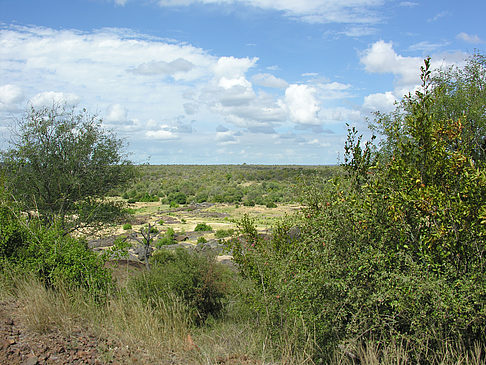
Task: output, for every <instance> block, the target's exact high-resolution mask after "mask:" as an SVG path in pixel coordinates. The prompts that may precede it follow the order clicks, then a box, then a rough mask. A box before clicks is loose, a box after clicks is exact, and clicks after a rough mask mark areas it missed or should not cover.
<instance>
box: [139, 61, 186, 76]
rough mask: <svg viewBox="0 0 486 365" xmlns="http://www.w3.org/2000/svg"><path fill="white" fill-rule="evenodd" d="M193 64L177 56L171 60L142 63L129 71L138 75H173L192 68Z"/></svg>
mask: <svg viewBox="0 0 486 365" xmlns="http://www.w3.org/2000/svg"><path fill="white" fill-rule="evenodd" d="M193 67H194V65H193V64H192V63H191V62H189V61H188V60H185V59H184V58H178V59H176V60H174V61H171V62H165V61H158V62H156V61H152V62H148V63H142V64H141V65H139V66H137V67H135V68H134V69H133V70H131V72H133V73H135V74H138V75H146V76H154V75H171V76H172V75H175V74H177V73H181V72H188V71H190V70H192V68H193Z"/></svg>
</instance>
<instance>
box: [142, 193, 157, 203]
mask: <svg viewBox="0 0 486 365" xmlns="http://www.w3.org/2000/svg"><path fill="white" fill-rule="evenodd" d="M137 200H138V201H139V202H143V203H150V202H158V201H159V197H158V196H157V194H154V195H152V194H149V193H144V194H142V195H140V196H139V197H138V199H137Z"/></svg>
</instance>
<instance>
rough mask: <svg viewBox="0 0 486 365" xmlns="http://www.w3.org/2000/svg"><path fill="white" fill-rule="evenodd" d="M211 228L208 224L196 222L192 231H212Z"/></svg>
mask: <svg viewBox="0 0 486 365" xmlns="http://www.w3.org/2000/svg"><path fill="white" fill-rule="evenodd" d="M212 230H213V229H212V228H211V226H210V225H208V224H206V223H198V224H197V225H196V227H195V228H194V231H196V232H209V231H212Z"/></svg>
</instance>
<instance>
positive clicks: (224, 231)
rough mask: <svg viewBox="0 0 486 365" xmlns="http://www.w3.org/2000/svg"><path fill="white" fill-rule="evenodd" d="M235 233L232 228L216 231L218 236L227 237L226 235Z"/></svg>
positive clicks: (215, 234) (229, 235)
mask: <svg viewBox="0 0 486 365" xmlns="http://www.w3.org/2000/svg"><path fill="white" fill-rule="evenodd" d="M234 233H235V230H234V229H232V228H230V229H218V230H217V231H216V232H215V233H214V236H215V237H216V238H219V239H221V238H226V237H231V236H232V235H233V234H234Z"/></svg>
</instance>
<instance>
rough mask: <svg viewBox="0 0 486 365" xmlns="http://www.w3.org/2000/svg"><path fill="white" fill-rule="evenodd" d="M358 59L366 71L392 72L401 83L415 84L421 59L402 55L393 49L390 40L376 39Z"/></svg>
mask: <svg viewBox="0 0 486 365" xmlns="http://www.w3.org/2000/svg"><path fill="white" fill-rule="evenodd" d="M360 61H361V63H362V64H364V66H365V69H366V71H368V72H372V73H392V74H394V75H397V76H399V77H400V80H399V82H400V83H402V84H416V83H417V81H418V79H419V76H418V70H419V67H420V65H421V64H422V62H423V60H422V59H421V58H420V57H403V56H401V55H398V54H397V53H396V52H395V50H394V49H393V44H392V43H391V42H385V41H383V40H380V41H377V42H375V43H373V44H372V45H371V47H369V48H368V49H367V50H366V51H364V52H363V53H362V54H361V58H360Z"/></svg>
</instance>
